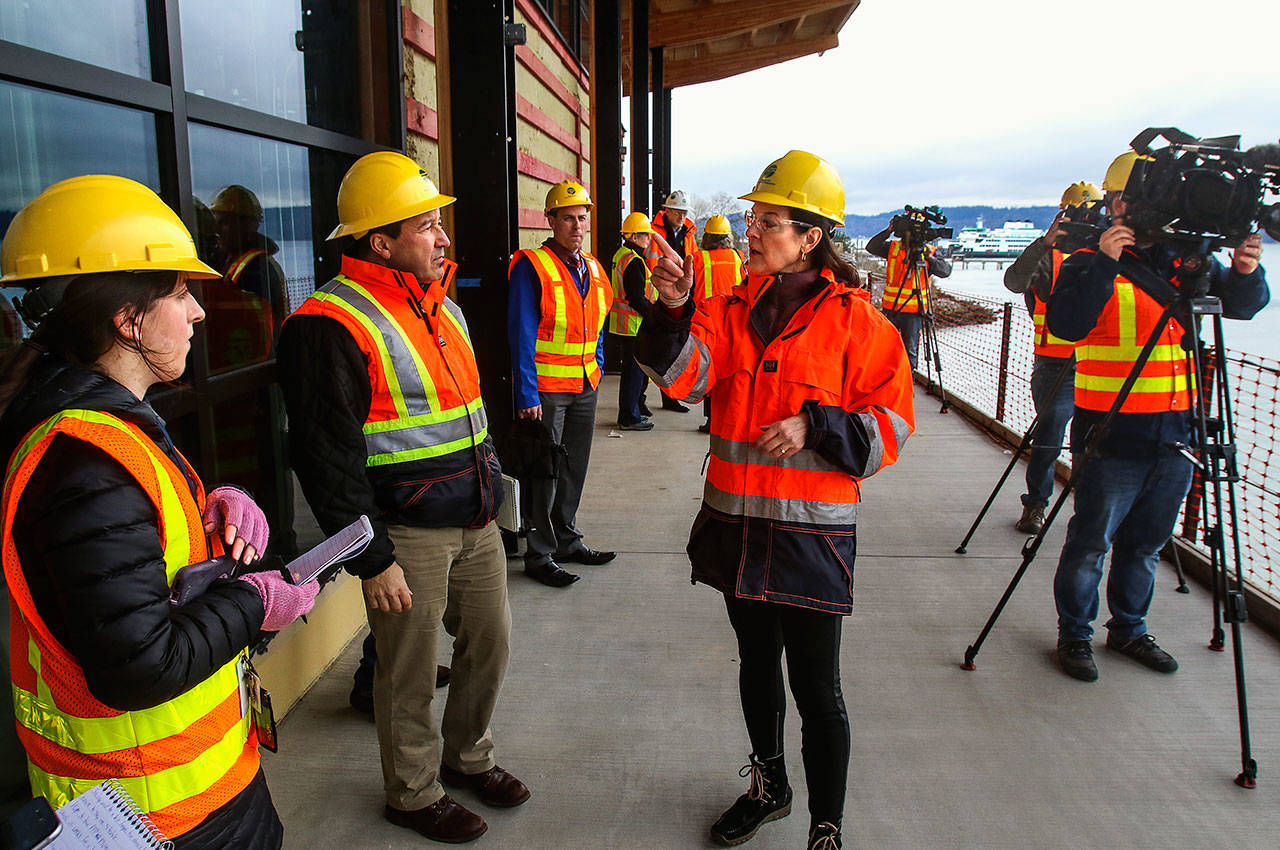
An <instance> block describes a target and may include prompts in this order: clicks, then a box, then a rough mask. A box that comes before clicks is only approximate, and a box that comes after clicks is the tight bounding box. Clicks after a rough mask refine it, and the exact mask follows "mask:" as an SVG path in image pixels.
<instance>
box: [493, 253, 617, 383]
mask: <svg viewBox="0 0 1280 850" xmlns="http://www.w3.org/2000/svg"><path fill="white" fill-rule="evenodd" d="M521 257H527V258H528V260H529V262H530V263H531V264H532V265H533V270H534V272H535V273H536V274H537V275H538V280H539V281H540V283H541V289H542V300H541V302H540V303H539V305H538V313H539V318H538V336H537V339H536V340H535V341H534V348H533V365H534V369H535V371H536V372H537V375H538V392H540V393H580V392H582V390H583V381H584V380H585V381H586V383H587V385H589V386H590V387H591V388H592V389H595V388H596V387H597V386H599V384H600V364H599V363H598V362H597V361H596V349H597V347H598V346H599V344H600V332H601V331H602V330H604V322H605V317H606V316H607V315H608V313H609V307H610V306H611V305H612V303H613V290H612V289H611V288H610V286H609V278H608V276H607V275H606V274H605V272H604V267H603V266H601V265H600V261H599V260H597V259H596V258H595V257H593V256H591V255H590V254H588V253H587V252H586V251H583V252H582V259H583V260H584V261H586V264H587V274H588V278H589V283H588V285H587V294H586V297H583V296H582V295H581V294H579V293H578V285H577V284H576V283H574V282H573V275H572V274H570V272H569V269H568V268H567V267H566V266H565V264H564V263H563V262H561V261H560V258H559V257H557V256H556V254H555V252H554V251H552V250H551V249H550V248H527V249H521V250H519V251H516V253H515V255H514V256H512V258H511V265H510V266H508V267H507V274H508V275H510V273H511V269H512V268H514V267H515V264H516V262H517V261H519V259H520V258H521Z"/></svg>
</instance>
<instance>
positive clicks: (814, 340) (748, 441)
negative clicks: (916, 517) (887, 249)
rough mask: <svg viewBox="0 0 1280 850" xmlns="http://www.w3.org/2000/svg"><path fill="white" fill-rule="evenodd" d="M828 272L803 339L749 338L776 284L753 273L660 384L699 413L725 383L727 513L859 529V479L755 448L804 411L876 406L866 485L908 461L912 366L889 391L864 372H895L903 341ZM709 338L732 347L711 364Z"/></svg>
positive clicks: (698, 330)
mask: <svg viewBox="0 0 1280 850" xmlns="http://www.w3.org/2000/svg"><path fill="white" fill-rule="evenodd" d="M821 274H822V276H823V277H824V278H825V279H826V280H827V281H828V282H829V283H830V285H829V286H828V288H827V289H826V290H825V291H824V292H823V293H822V294H821V295H819V296H817V297H815V298H813V299H812V300H810V301H809V302H808V303H806V304H804V305H803V306H801V307H800V309H799V310H798V311H797V312H796V314H795V316H793V317H792V319H791V322H790V324H789V325H788V327H789V328H793V329H795V331H794V332H792V331H788V332H784V333H783V334H781V335H780V336H778V338H777V339H775V340H773V341H772V342H770V343H769V344H768V345H764V346H761V345H760V340H759V337H758V336H756V332H755V331H754V330H753V329H752V328H751V308H752V307H753V306H754V305H755V304H756V303H757V302H758V301H759V300H760V297H761V295H763V294H764V292H765V290H767V289H768V288H769V286H770V285H772V284H773V281H774V278H773V277H772V276H769V275H751V276H750V277H749V278H748V279H747V281H746V282H745V283H743V284H741V285H739V286H736V287H734V289H733V290H732V292H731V293H730V295H729V297H728V298H727V299H717V300H715V301H713V302H711V303H710V304H709V305H708V306H707V307H706V308H704V309H703V310H701V311H699V312H698V313H697V314H695V319H694V329H693V333H692V334H691V335H690V337H689V340H688V341H687V343H686V349H687V354H688V355H689V356H688V357H686V356H685V353H682V354H681V356H680V358H679V359H678V360H677V363H679V362H684V363H685V367H684V370H683V371H682V372H681V373H680V374H679V375H677V376H675V378H674V380H673V381H671V382H670V384H669V385H668V384H667V382H666V381H665V380H661V379H659V380H658V384H659V386H663V387H664V392H666V393H667V394H668V395H670V396H671V397H672V398H676V399H681V400H684V401H686V402H689V403H694V402H696V401H699V400H700V399H701V398H702V397H703V395H704V394H706V392H707V390H708V389H709V388H710V387H711V385H712V384H714V385H715V389H714V391H713V392H711V393H710V399H711V411H710V413H711V459H710V463H709V464H708V466H707V483H706V489H705V493H704V496H703V498H704V500H705V502H706V503H707V505H708V506H710V507H712V508H714V509H716V510H718V511H721V512H722V513H726V514H732V515H736V516H750V517H759V518H762V519H769V520H774V521H777V522H782V523H786V522H804V523H812V524H815V525H852V524H853V523H854V519H855V516H856V508H855V505H856V504H857V502H858V482H857V481H856V480H855V479H854V478H853V476H851V475H849V474H848V473H846V472H843V471H841V470H839V469H837V468H836V467H835V466H833V465H831V464H830V463H828V462H827V461H825V460H823V459H822V458H821V457H819V456H818V454H817V453H816V452H814V451H811V450H808V449H804V450H801V451H799V452H796V453H795V454H794V455H791V456H789V457H785V458H775V457H772V456H769V455H765V454H763V453H761V452H760V451H759V450H758V449H756V448H755V441H756V440H757V439H759V437H760V431H761V429H762V428H763V427H764V426H767V425H770V424H772V423H774V422H777V421H779V420H781V419H786V418H787V417H788V416H794V415H795V414H796V413H798V412H799V411H800V409H801V407H802V406H803V405H804V403H805V402H806V401H810V400H816V401H817V402H818V403H819V404H823V405H835V406H842V407H844V408H845V409H860V408H861V406H862V405H863V404H864V403H866V404H867V405H868V406H867V410H866V416H867V418H868V420H869V421H868V426H869V428H868V430H869V431H872V430H874V433H872V434H871V437H872V439H873V441H874V442H875V444H876V447H875V448H874V449H873V451H872V453H871V457H870V458H869V459H868V462H867V471H866V474H867V475H871V474H872V473H874V472H876V471H877V470H879V469H880V468H882V467H884V466H888V465H889V464H891V463H894V462H895V461H896V460H897V459H898V450H899V448H900V447H901V445H902V444H903V443H904V442H905V441H906V439H907V435H908V434H909V433H910V432H911V430H912V428H913V427H914V414H913V409H912V401H911V399H912V385H911V378H910V373H909V371H907V370H906V369H905V368H904V369H903V370H902V371H901V373H900V374H898V376H897V380H896V381H895V382H892V384H891V385H890V384H886V383H884V381H885V376H884V375H883V374H879V373H877V374H871V373H870V372H871V371H874V370H870V371H866V370H865V363H866V362H870V361H875V360H882V361H883V362H884V363H886V364H889V363H893V362H896V360H897V358H898V357H899V355H900V354H901V349H902V340H901V339H900V338H899V336H898V335H897V331H895V330H894V328H893V326H892V325H890V324H889V323H888V322H886V321H885V320H884V319H883V318H882V317H879V316H875V315H874V311H873V310H872V308H870V307H866V308H865V309H864V308H862V307H860V306H859V305H861V304H865V301H866V296H865V295H864V294H861V292H860V291H857V290H853V289H851V288H849V287H848V286H846V285H845V284H842V283H836V281H835V276H834V275H833V274H832V272H831V270H830V269H825V268H824V269H823V270H822V272H821ZM842 307H851V308H852V309H841V308H842ZM704 336H705V337H706V338H708V339H714V340H717V341H722V342H723V343H724V344H722V345H721V346H720V347H719V349H718V350H717V352H715V353H714V354H713V353H712V352H710V350H709V349H708V348H707V347H706V344H705V343H704V342H703V341H702V338H703V337H704ZM752 343H754V344H752ZM876 346H882V349H875V347H876ZM873 349H874V350H873ZM713 358H714V359H713ZM903 362H904V363H905V362H906V361H905V359H904V360H903ZM650 377H653V376H652V375H650ZM873 423H874V427H870V426H872V425H873Z"/></svg>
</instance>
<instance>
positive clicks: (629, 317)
mask: <svg viewBox="0 0 1280 850" xmlns="http://www.w3.org/2000/svg"><path fill="white" fill-rule="evenodd" d="M639 259H640V255H639V254H637V253H636V252H635V251H633V250H631V249H630V248H628V247H627V246H626V245H623V246H622V247H621V248H619V249H618V252H617V253H616V254H614V255H613V272H612V274H610V276H609V282H610V284H612V286H613V305H612V306H611V307H609V333H612V334H618V335H619V336H635V335H636V332H637V331H639V330H640V314H639V313H637V312H636V311H635V310H633V309H632V308H631V305H630V304H629V303H627V292H626V290H625V289H623V287H622V276H623V274H625V273H626V270H627V266H628V265H629V264H630V263H631V261H632V260H639ZM640 264H641V265H642V266H643V265H644V262H643V261H641V263H640ZM644 297H645V298H647V299H648V300H649V303H650V304H652V303H653V302H654V301H656V300H658V291H657V290H656V289H654V288H653V283H652V282H651V281H650V280H649V267H648V266H644Z"/></svg>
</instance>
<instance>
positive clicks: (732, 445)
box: [711, 414, 869, 477]
mask: <svg viewBox="0 0 1280 850" xmlns="http://www.w3.org/2000/svg"><path fill="white" fill-rule="evenodd" d="M863 415H869V414H863ZM711 454H712V455H714V456H715V457H718V458H720V459H721V460H725V461H728V462H730V463H750V464H755V465H756V466H780V467H782V468H783V469H801V470H804V471H806V472H839V473H841V474H843V475H848V474H849V473H847V472H845V471H844V470H843V469H841V468H840V467H838V466H836V465H835V464H834V463H832V462H831V461H829V460H827V459H826V458H824V457H822V456H821V455H819V454H818V453H817V452H815V451H812V450H811V449H801V450H800V451H798V452H796V453H795V454H794V455H792V456H791V457H774V456H773V455H770V454H766V453H765V452H762V451H760V450H759V449H757V448H756V445H755V443H745V442H740V441H738V440H729V439H726V438H724V437H721V436H718V435H716V434H712V435H711ZM851 477H852V476H851Z"/></svg>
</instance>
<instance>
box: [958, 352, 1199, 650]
mask: <svg viewBox="0 0 1280 850" xmlns="http://www.w3.org/2000/svg"><path fill="white" fill-rule="evenodd" d="M1188 356H1190V354H1189V353H1188ZM1074 373H1075V360H1074V359H1069V360H1067V361H1065V362H1064V363H1063V364H1062V367H1061V368H1060V369H1059V370H1058V373H1057V374H1056V375H1055V376H1054V379H1053V386H1051V387H1050V388H1049V392H1048V393H1047V394H1046V395H1045V398H1046V399H1054V398H1056V397H1057V395H1058V393H1059V391H1060V390H1061V389H1062V384H1063V382H1064V381H1065V380H1066V379H1067V376H1069V375H1073V374H1074ZM1039 424H1040V412H1039V411H1037V412H1036V415H1035V418H1034V419H1032V420H1031V424H1030V425H1028V426H1027V431H1026V433H1025V434H1023V435H1022V442H1020V443H1018V448H1017V450H1016V451H1014V453H1013V457H1011V458H1009V464H1008V466H1006V467H1005V468H1004V473H1003V474H1001V476H1000V480H999V481H997V482H996V486H995V487H993V488H992V490H991V494H990V495H989V496H987V501H986V503H985V504H984V505H983V506H982V509H981V510H980V511H978V515H977V516H976V517H974V520H973V525H971V526H969V531H968V533H967V534H965V536H964V540H961V541H960V545H959V546H957V547H956V549H955V551H956V554H957V555H963V554H965V553H966V552H968V551H969V541H970V540H972V539H973V535H974V534H975V533H976V532H977V530H978V526H979V525H981V524H982V520H983V519H985V518H986V516H987V512H988V511H989V510H991V506H992V504H994V503H995V500H996V496H998V495H999V494H1000V491H1001V490H1003V489H1004V483H1005V481H1007V480H1008V479H1009V473H1011V472H1013V468H1014V467H1015V466H1017V464H1018V461H1019V460H1021V459H1022V455H1023V454H1024V453H1025V452H1027V451H1028V449H1030V447H1031V443H1032V442H1034V441H1035V439H1036V426H1038V425H1039ZM1053 448H1056V449H1057V450H1059V451H1061V450H1062V448H1064V447H1063V446H1055V447H1053ZM1170 552H1171V553H1172V555H1173V568H1174V571H1175V572H1176V573H1177V576H1178V586H1177V587H1176V588H1175V590H1176V591H1177V592H1178V593H1190V592H1191V589H1190V588H1189V587H1187V580H1186V577H1185V576H1184V575H1183V574H1182V562H1181V560H1180V559H1179V558H1178V550H1177V549H1176V548H1174V547H1170ZM1214 617H1215V622H1216V619H1217V606H1216V605H1215V607H1214ZM1215 635H1216V636H1217V638H1218V643H1217V648H1218V649H1221V648H1222V642H1221V629H1217V630H1216V631H1215ZM1211 645H1212V644H1211Z"/></svg>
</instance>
